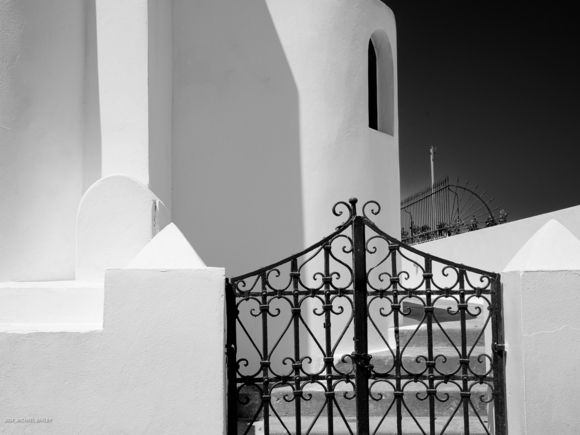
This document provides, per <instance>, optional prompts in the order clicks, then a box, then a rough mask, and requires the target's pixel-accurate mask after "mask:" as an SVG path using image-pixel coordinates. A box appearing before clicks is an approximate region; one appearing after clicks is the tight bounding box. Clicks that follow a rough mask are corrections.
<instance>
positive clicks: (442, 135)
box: [385, 0, 580, 221]
mask: <svg viewBox="0 0 580 435" xmlns="http://www.w3.org/2000/svg"><path fill="white" fill-rule="evenodd" d="M385 3H387V4H388V5H389V6H390V7H391V9H392V10H393V11H394V13H395V17H396V20H397V33H398V62H399V66H398V75H399V126H400V150H401V151H400V154H401V184H402V187H401V190H402V191H401V195H402V197H405V196H406V195H408V194H411V193H413V192H414V191H416V190H418V189H419V188H421V187H426V186H428V185H429V184H430V177H431V175H430V163H429V148H430V146H431V145H434V146H436V147H437V160H436V162H435V178H436V179H437V178H440V177H443V176H445V175H448V176H449V177H450V178H451V179H453V180H455V179H456V178H457V177H458V176H459V178H460V180H462V181H463V182H465V181H466V180H467V179H469V180H470V186H473V185H475V184H477V183H479V186H480V187H479V189H478V192H480V191H482V190H487V191H488V194H486V197H488V198H491V197H495V200H494V202H493V203H494V204H495V205H499V206H501V208H504V209H505V210H506V211H507V212H509V218H508V220H509V221H512V220H516V219H522V218H526V217H530V216H534V215H537V214H541V213H546V212H550V211H554V210H559V209H562V208H566V207H571V206H574V205H579V204H580V176H579V173H580V171H579V170H578V168H579V167H580V151H578V148H579V145H580V131H579V127H580V122H579V118H580V102H579V100H580V85H579V81H580V44H579V43H580V31H579V29H580V25H578V23H577V22H576V21H577V14H576V13H575V11H574V9H573V6H574V4H575V2H553V3H549V4H550V6H549V7H536V6H534V3H523V2H518V3H521V4H523V5H526V4H527V5H528V6H523V7H516V5H511V4H510V3H512V2H472V1H468V0H463V1H434V0H433V1H413V0H385ZM513 3H516V2H513ZM544 4H546V5H547V4H548V3H544Z"/></svg>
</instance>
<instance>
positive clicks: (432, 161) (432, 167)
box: [430, 146, 437, 188]
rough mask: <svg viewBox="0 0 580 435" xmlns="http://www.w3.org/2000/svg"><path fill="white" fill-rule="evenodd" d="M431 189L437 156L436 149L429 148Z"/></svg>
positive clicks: (433, 182) (433, 185)
mask: <svg viewBox="0 0 580 435" xmlns="http://www.w3.org/2000/svg"><path fill="white" fill-rule="evenodd" d="M430 154H431V188H434V187H435V155H436V154H437V147H434V146H431V151H430Z"/></svg>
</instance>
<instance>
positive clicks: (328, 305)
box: [322, 242, 334, 434]
mask: <svg viewBox="0 0 580 435" xmlns="http://www.w3.org/2000/svg"><path fill="white" fill-rule="evenodd" d="M323 248H324V277H323V278H322V280H323V282H324V341H325V343H326V346H325V350H324V352H325V356H324V365H325V366H326V412H327V415H328V433H329V434H334V389H333V387H332V363H333V361H334V358H333V357H332V334H331V330H330V324H331V319H330V313H331V310H332V299H331V296H330V283H331V281H332V276H331V275H330V249H331V245H330V242H328V243H326V244H325V245H324V246H323Z"/></svg>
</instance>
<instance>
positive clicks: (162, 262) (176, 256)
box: [127, 223, 206, 269]
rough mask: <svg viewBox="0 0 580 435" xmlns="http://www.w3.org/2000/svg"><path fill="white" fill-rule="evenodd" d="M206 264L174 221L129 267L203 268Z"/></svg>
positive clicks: (154, 238) (152, 240)
mask: <svg viewBox="0 0 580 435" xmlns="http://www.w3.org/2000/svg"><path fill="white" fill-rule="evenodd" d="M205 267H206V265H205V263H204V262H203V260H202V259H201V258H200V257H199V255H197V252H195V250H194V249H193V248H192V247H191V245H190V244H189V242H188V241H187V239H186V238H185V236H184V235H183V233H182V232H181V231H179V228H177V226H176V225H175V224H174V223H171V224H169V225H167V226H166V227H165V228H164V229H163V230H162V231H161V232H160V233H159V234H157V235H156V236H155V237H153V239H151V241H150V242H149V243H148V244H147V245H146V246H145V247H144V248H143V249H142V250H141V252H139V254H137V256H136V257H135V258H134V259H133V260H132V261H131V263H129V266H127V268H129V269H203V268H205Z"/></svg>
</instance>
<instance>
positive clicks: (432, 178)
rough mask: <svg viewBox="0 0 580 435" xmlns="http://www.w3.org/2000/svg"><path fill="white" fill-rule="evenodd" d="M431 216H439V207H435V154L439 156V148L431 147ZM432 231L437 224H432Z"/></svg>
mask: <svg viewBox="0 0 580 435" xmlns="http://www.w3.org/2000/svg"><path fill="white" fill-rule="evenodd" d="M430 154H431V207H432V210H431V216H435V215H436V214H437V207H436V205H435V198H434V197H433V192H434V191H435V154H437V147H434V146H433V145H431V150H430ZM431 229H432V230H433V229H435V223H434V222H431Z"/></svg>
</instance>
